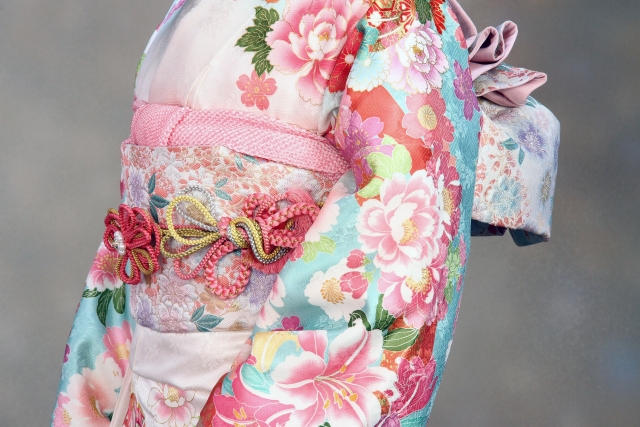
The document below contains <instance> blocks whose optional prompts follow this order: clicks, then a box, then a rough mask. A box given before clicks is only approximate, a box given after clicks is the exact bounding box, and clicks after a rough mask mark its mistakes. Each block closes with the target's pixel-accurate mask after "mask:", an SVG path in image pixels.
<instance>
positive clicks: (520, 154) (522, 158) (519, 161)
mask: <svg viewBox="0 0 640 427" xmlns="http://www.w3.org/2000/svg"><path fill="white" fill-rule="evenodd" d="M522 162H524V150H523V149H522V147H520V152H519V153H518V164H519V165H521V164H522Z"/></svg>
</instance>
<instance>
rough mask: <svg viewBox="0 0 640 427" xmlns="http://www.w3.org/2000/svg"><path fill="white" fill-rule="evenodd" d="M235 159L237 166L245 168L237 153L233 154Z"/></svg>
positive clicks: (241, 168)
mask: <svg viewBox="0 0 640 427" xmlns="http://www.w3.org/2000/svg"><path fill="white" fill-rule="evenodd" d="M233 161H234V162H235V163H236V167H237V168H238V169H240V170H241V171H243V170H244V166H243V165H242V160H240V157H238V156H237V155H235V156H233Z"/></svg>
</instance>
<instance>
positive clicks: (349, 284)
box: [340, 271, 369, 299]
mask: <svg viewBox="0 0 640 427" xmlns="http://www.w3.org/2000/svg"><path fill="white" fill-rule="evenodd" d="M368 286H369V282H368V281H367V279H365V278H364V276H363V275H362V273H360V272H359V271H350V272H349V273H345V274H343V275H342V276H340V289H341V290H342V292H348V293H350V294H351V295H353V298H354V299H359V298H360V297H361V296H362V295H363V294H364V293H365V292H366V290H367V287H368Z"/></svg>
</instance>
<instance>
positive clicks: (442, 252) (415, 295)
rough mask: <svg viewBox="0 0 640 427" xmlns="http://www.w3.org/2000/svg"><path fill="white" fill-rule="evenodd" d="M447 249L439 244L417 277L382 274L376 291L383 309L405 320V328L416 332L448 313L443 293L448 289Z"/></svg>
mask: <svg viewBox="0 0 640 427" xmlns="http://www.w3.org/2000/svg"><path fill="white" fill-rule="evenodd" d="M446 259H447V247H446V245H445V244H444V243H443V242H440V247H439V249H438V256H437V257H435V258H434V259H433V261H432V262H431V264H430V265H427V266H425V267H424V268H422V269H421V270H419V271H418V272H417V273H418V274H417V275H407V276H404V275H397V274H395V273H392V272H388V273H385V272H384V271H383V272H382V273H381V276H380V282H379V283H378V290H379V291H380V292H381V293H383V294H384V298H383V299H382V306H383V307H384V308H386V309H387V310H388V311H389V313H391V314H393V315H394V316H396V317H398V316H401V315H402V316H404V321H405V322H406V323H407V325H409V326H412V327H414V328H416V329H419V328H421V327H422V326H423V325H425V324H426V325H431V324H432V323H433V322H434V321H435V320H436V319H442V318H443V317H444V316H445V315H446V313H447V308H448V305H447V301H446V299H445V297H444V289H445V288H446V287H447V277H448V276H447V274H448V272H447V269H446V266H445V261H446Z"/></svg>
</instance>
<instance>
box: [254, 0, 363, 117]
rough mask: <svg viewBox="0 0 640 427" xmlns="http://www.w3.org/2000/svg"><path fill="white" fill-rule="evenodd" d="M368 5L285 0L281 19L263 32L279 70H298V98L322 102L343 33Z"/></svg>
mask: <svg viewBox="0 0 640 427" xmlns="http://www.w3.org/2000/svg"><path fill="white" fill-rule="evenodd" d="M368 7H369V5H368V4H367V3H365V2H363V1H362V0H348V1H342V0H320V1H289V2H287V6H286V8H285V10H284V12H283V14H282V19H281V20H280V21H278V22H276V23H275V24H274V25H273V31H271V32H269V33H268V34H267V38H266V41H267V44H268V45H269V46H270V47H271V52H270V53H269V61H270V62H271V64H273V65H274V66H275V67H276V68H278V70H280V71H281V72H283V73H288V74H298V82H297V84H296V88H297V89H298V90H299V91H300V96H301V97H302V99H304V100H305V101H309V102H311V103H312V104H315V105H320V104H321V103H322V95H323V94H324V90H325V88H326V87H327V85H328V81H329V78H330V77H331V72H332V70H333V68H334V67H335V65H336V61H337V59H338V56H339V54H340V52H341V50H342V47H343V46H344V44H345V43H346V41H347V33H348V32H349V31H350V30H351V29H352V28H353V27H354V26H355V24H356V23H357V21H358V20H359V19H360V18H361V17H362V16H363V15H364V13H365V11H366V9H367V8H368Z"/></svg>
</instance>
